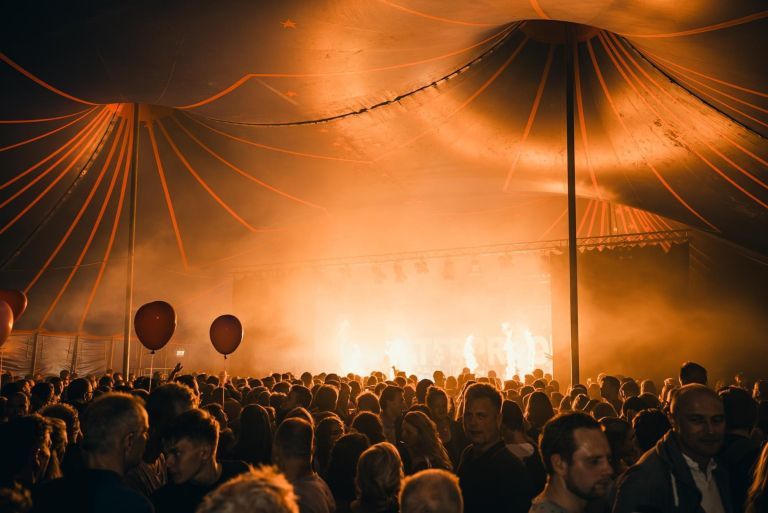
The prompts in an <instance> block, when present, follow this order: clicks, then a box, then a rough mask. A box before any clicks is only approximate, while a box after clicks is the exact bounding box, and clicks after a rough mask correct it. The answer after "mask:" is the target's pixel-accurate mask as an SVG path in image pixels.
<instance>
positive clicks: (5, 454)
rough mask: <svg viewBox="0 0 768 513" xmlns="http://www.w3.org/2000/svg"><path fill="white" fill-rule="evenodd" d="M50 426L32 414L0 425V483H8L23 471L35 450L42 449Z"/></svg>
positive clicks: (40, 417)
mask: <svg viewBox="0 0 768 513" xmlns="http://www.w3.org/2000/svg"><path fill="white" fill-rule="evenodd" d="M50 432H51V428H50V426H49V425H48V424H47V423H46V422H45V419H43V417H42V416H40V415H38V414H36V413H33V414H31V415H22V416H20V417H15V418H13V419H10V420H9V421H8V422H6V423H4V424H0V454H2V459H3V461H2V464H1V465H0V482H2V483H10V482H12V481H13V480H14V478H15V477H16V475H17V474H18V473H19V472H21V471H22V469H24V467H25V466H26V465H27V463H28V462H29V460H30V459H31V458H32V457H33V456H34V454H35V453H36V451H37V450H39V449H41V448H42V447H43V444H44V443H45V440H46V436H47V435H49V434H50Z"/></svg>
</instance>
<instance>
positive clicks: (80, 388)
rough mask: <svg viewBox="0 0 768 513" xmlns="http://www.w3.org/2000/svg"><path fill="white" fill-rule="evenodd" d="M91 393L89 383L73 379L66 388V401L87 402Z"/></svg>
mask: <svg viewBox="0 0 768 513" xmlns="http://www.w3.org/2000/svg"><path fill="white" fill-rule="evenodd" d="M92 391H93V387H91V382H90V381H88V380H87V379H85V378H77V379H74V380H72V381H71V382H70V383H69V386H67V400H68V401H87V400H88V396H89V395H90V394H91V392H92Z"/></svg>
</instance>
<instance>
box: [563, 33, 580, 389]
mask: <svg viewBox="0 0 768 513" xmlns="http://www.w3.org/2000/svg"><path fill="white" fill-rule="evenodd" d="M566 30H568V31H569V34H568V35H569V37H568V44H567V45H565V63H566V95H565V96H566V124H567V127H566V148H567V156H568V270H569V273H568V277H569V289H570V311H571V384H576V383H578V382H579V297H578V275H577V270H576V257H577V255H578V248H577V247H576V162H575V160H576V149H575V142H574V131H575V126H574V112H573V111H574V93H573V87H574V71H575V69H574V58H575V57H577V55H576V54H577V51H578V44H577V43H575V42H574V39H573V37H572V35H573V33H572V32H571V28H570V27H569V28H568V29H566Z"/></svg>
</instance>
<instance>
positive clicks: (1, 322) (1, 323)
mask: <svg viewBox="0 0 768 513" xmlns="http://www.w3.org/2000/svg"><path fill="white" fill-rule="evenodd" d="M12 330H13V310H11V307H10V305H9V304H8V303H6V302H5V301H3V300H0V346H2V345H3V344H5V341H6V340H7V339H8V335H10V334H11V331H12Z"/></svg>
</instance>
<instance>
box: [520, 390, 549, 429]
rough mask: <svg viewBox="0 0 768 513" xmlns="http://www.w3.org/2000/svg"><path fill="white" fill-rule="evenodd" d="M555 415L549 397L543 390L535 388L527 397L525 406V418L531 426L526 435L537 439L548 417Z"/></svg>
mask: <svg viewBox="0 0 768 513" xmlns="http://www.w3.org/2000/svg"><path fill="white" fill-rule="evenodd" d="M554 416H555V410H554V409H553V408H552V403H551V402H550V401H549V397H547V394H545V393H544V392H542V391H540V390H537V391H536V392H533V393H532V394H531V395H530V397H529V398H528V404H527V405H526V407H525V420H527V421H528V424H529V425H530V426H531V427H530V430H529V431H528V435H529V436H530V437H531V438H533V439H534V440H538V438H539V434H540V433H541V429H542V428H543V427H544V424H546V423H547V421H548V420H549V419H551V418H552V417H554Z"/></svg>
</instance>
